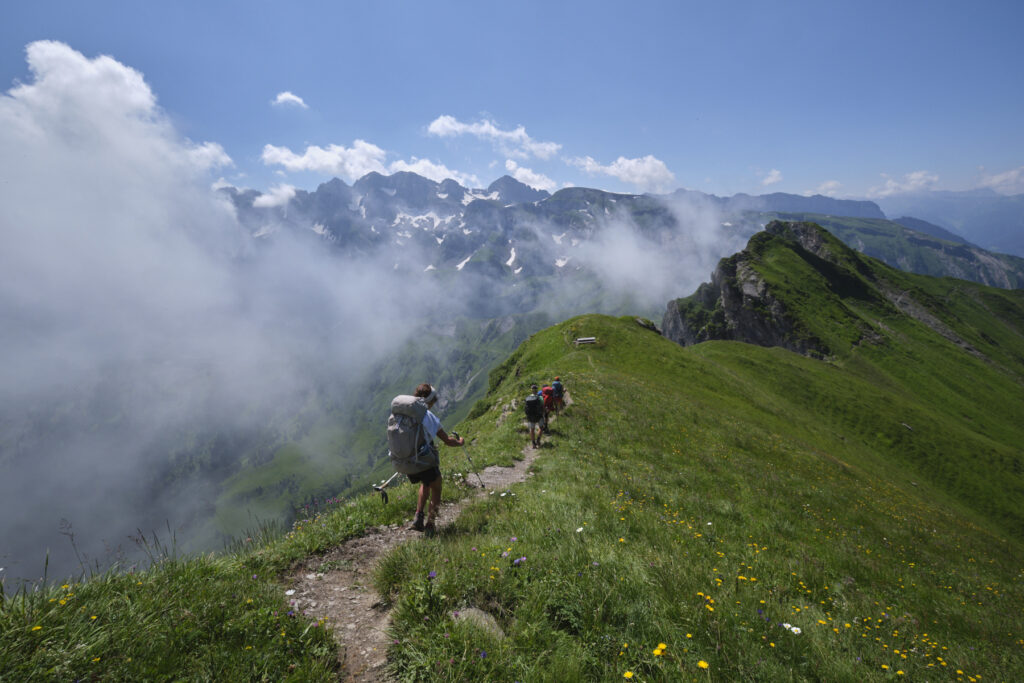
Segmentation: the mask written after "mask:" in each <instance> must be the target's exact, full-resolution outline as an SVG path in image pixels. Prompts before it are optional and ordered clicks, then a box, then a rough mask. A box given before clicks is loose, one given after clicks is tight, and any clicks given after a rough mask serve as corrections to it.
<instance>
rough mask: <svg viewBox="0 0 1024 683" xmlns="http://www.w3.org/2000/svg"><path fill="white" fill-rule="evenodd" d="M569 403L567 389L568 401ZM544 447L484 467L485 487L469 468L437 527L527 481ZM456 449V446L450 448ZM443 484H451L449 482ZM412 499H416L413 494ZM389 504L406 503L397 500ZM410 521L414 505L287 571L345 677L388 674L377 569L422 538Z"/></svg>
mask: <svg viewBox="0 0 1024 683" xmlns="http://www.w3.org/2000/svg"><path fill="white" fill-rule="evenodd" d="M570 403H571V400H570V398H569V395H568V392H566V395H565V405H569V404H570ZM552 419H553V420H554V419H557V418H552ZM524 424H525V423H524ZM467 443H468V442H467ZM546 443H548V444H549V443H550V442H546ZM548 447H549V446H548ZM544 448H545V446H543V445H542V446H541V448H540V449H536V448H533V447H531V446H530V445H529V444H527V445H526V446H524V447H523V450H522V455H523V459H522V460H517V461H516V462H515V464H513V465H512V467H502V466H498V465H492V466H490V467H487V468H485V469H484V470H482V471H481V472H480V479H482V480H483V483H484V487H485V488H483V489H480V488H479V481H478V480H477V478H476V476H475V475H472V476H470V475H469V474H467V476H466V478H465V480H464V481H465V482H466V484H467V485H469V486H471V487H472V488H474V489H475V491H474V493H472V494H470V495H469V496H467V497H465V498H462V499H461V500H458V501H456V502H454V503H447V504H446V503H442V504H441V508H440V510H438V515H437V529H438V532H439V533H440V532H441V531H442V530H443V529H444V528H445V527H447V526H449V525H450V524H451V523H452V522H454V521H455V520H456V519H458V517H459V515H460V514H461V513H462V510H463V508H464V507H465V506H466V505H468V504H470V503H472V502H473V501H474V500H476V499H477V498H480V497H483V496H486V495H492V494H497V493H500V492H501V491H503V490H504V489H505V488H507V487H508V486H511V485H512V484H516V483H519V482H523V481H526V479H527V477H529V476H531V474H532V473H531V472H529V468H530V465H532V464H533V461H534V460H535V459H536V458H537V456H538V455H540V453H541V450H543V449H544ZM452 451H454V449H449V452H452ZM445 484H446V485H447V486H451V483H450V482H446V483H445ZM412 500H413V505H415V498H413V499H412ZM391 504H392V505H394V504H402V503H401V502H400V501H397V500H396V501H393V502H392V503H391ZM411 523H412V513H411V511H410V516H409V519H408V520H406V521H405V522H403V523H402V524H390V525H382V526H378V527H373V528H371V529H368V530H367V532H366V535H364V536H360V537H358V538H352V539H349V540H348V541H345V542H344V543H342V544H341V545H339V546H337V547H335V548H333V549H331V550H329V551H327V552H326V553H324V554H323V555H314V556H310V557H307V558H306V559H305V560H303V561H302V562H301V563H300V564H299V566H298V567H296V568H295V569H293V570H292V571H291V572H290V573H289V574H288V575H287V576H286V577H285V587H286V588H287V589H289V590H294V593H293V594H291V595H290V596H289V601H290V603H291V606H292V609H294V610H295V611H296V612H297V613H301V614H303V615H304V616H305V617H306V618H308V619H310V620H316V619H324V618H326V620H327V624H328V625H330V627H331V628H332V629H333V633H334V638H335V640H336V641H337V642H338V644H339V646H340V648H339V659H340V662H341V665H342V671H341V680H343V681H346V682H360V683H361V682H364V681H380V680H388V678H389V676H388V675H387V669H386V667H387V649H388V635H387V629H388V626H389V625H390V623H391V613H390V606H389V605H387V604H386V603H385V602H384V601H383V600H381V597H380V596H379V595H378V594H377V591H376V590H375V589H374V587H373V585H372V583H373V570H374V568H375V567H376V565H377V562H378V560H379V559H380V558H381V557H383V556H384V555H385V554H387V553H388V552H390V551H391V550H392V549H393V548H395V547H397V546H399V545H401V544H402V543H408V542H412V541H415V540H417V539H420V538H423V534H422V533H421V532H418V531H413V530H412V529H411V528H410V525H411Z"/></svg>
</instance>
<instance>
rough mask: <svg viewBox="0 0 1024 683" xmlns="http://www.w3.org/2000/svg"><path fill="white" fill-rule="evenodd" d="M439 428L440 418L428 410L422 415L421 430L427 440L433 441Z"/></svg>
mask: <svg viewBox="0 0 1024 683" xmlns="http://www.w3.org/2000/svg"><path fill="white" fill-rule="evenodd" d="M440 428H441V420H439V419H438V418H437V416H436V415H434V414H433V413H432V412H430V411H429V410H428V411H427V414H426V415H424V416H423V431H424V432H425V433H426V436H427V441H433V440H434V437H436V436H437V430H439V429H440Z"/></svg>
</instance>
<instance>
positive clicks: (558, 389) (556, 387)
mask: <svg viewBox="0 0 1024 683" xmlns="http://www.w3.org/2000/svg"><path fill="white" fill-rule="evenodd" d="M551 390H552V391H554V392H555V398H562V395H563V393H564V392H565V389H564V388H563V387H562V383H561V382H559V381H558V380H557V379H556V380H555V381H554V382H552V383H551Z"/></svg>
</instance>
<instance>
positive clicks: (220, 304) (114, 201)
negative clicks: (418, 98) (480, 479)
mask: <svg viewBox="0 0 1024 683" xmlns="http://www.w3.org/2000/svg"><path fill="white" fill-rule="evenodd" d="M26 54H27V61H28V68H29V71H30V77H29V78H27V79H26V80H25V82H24V83H20V84H18V85H16V86H15V87H14V88H12V89H10V90H9V91H7V92H6V93H2V94H0V149H2V150H4V153H3V154H2V155H0V177H2V178H3V179H4V181H3V182H2V183H0V226H3V228H2V230H0V320H3V321H4V323H3V325H0V564H2V565H3V566H5V567H6V568H7V572H6V574H7V575H14V576H18V575H20V576H33V575H38V574H36V572H37V571H41V565H42V562H43V559H44V556H45V553H46V548H47V547H49V548H50V550H51V553H50V571H51V575H61V574H62V573H64V572H69V571H71V570H72V569H73V568H74V567H75V566H76V565H75V562H74V558H73V556H72V553H71V549H70V547H69V545H68V543H67V542H66V540H65V539H63V538H61V537H60V536H59V535H58V527H59V523H60V520H61V519H62V518H66V519H68V520H71V521H72V522H73V524H74V527H75V531H76V533H77V534H78V539H77V540H78V544H79V548H80V549H83V550H88V551H89V553H90V555H92V556H93V557H96V556H99V557H102V556H103V551H102V544H101V543H100V540H101V539H107V540H108V541H110V542H111V544H112V545H114V546H116V545H119V544H123V543H125V538H126V535H127V534H128V533H133V532H134V531H135V530H136V529H137V528H139V527H142V528H143V529H147V530H148V529H152V528H154V527H156V526H159V527H160V528H163V526H164V521H165V520H169V522H170V524H171V526H172V527H174V528H180V526H181V525H182V524H184V523H185V521H186V520H188V519H190V518H193V519H199V520H205V519H208V518H210V517H211V516H212V513H213V512H212V511H213V505H214V502H215V496H216V493H211V492H212V491H215V489H213V488H212V487H210V486H209V485H208V483H206V482H204V481H202V479H203V477H202V476H198V475H197V476H196V477H195V478H194V479H191V480H189V479H182V477H181V476H179V475H180V472H181V471H184V472H197V471H203V468H204V467H210V466H211V465H214V464H215V461H216V462H220V461H217V460H216V458H217V457H220V458H221V459H222V460H224V461H225V462H228V460H229V459H228V458H227V456H225V455H223V454H222V455H220V456H215V455H214V452H213V451H218V450H219V451H221V452H223V453H236V454H237V452H239V451H244V450H245V448H247V446H246V444H250V445H249V446H248V447H249V448H251V447H252V445H251V444H252V443H253V442H254V441H255V442H257V443H265V444H268V446H272V445H273V444H274V443H275V439H278V440H280V439H285V440H286V439H287V438H288V436H287V433H286V430H288V429H291V428H293V427H292V426H289V425H294V421H293V419H291V416H294V415H296V414H298V413H299V411H300V410H301V409H302V408H301V407H302V406H307V405H309V403H310V401H313V402H314V403H316V398H315V397H316V396H317V392H322V391H331V392H333V393H332V394H331V398H330V399H329V400H332V401H334V400H338V399H337V397H338V396H345V388H346V386H347V382H350V381H351V378H352V377H354V376H356V375H358V373H360V372H362V371H364V369H365V368H367V367H370V366H372V364H373V363H374V362H375V361H376V360H377V359H380V358H381V357H382V356H383V355H384V354H387V353H389V352H391V351H392V350H393V349H395V348H396V347H397V346H398V345H401V344H402V343H403V342H404V341H405V339H406V334H408V328H409V325H408V319H407V318H405V316H407V315H411V314H413V313H410V312H411V311H421V310H426V311H432V310H435V309H431V308H430V306H431V301H441V300H442V299H444V305H445V306H446V307H447V306H451V307H453V308H456V309H457V305H458V304H457V302H454V301H452V300H451V299H446V298H443V297H441V296H438V295H437V292H436V291H434V290H433V289H432V287H431V285H430V282H429V281H419V280H417V282H416V285H415V286H412V285H410V284H409V283H408V282H406V281H405V280H403V279H402V278H404V277H407V276H406V275H403V274H402V273H396V272H395V271H393V270H392V266H393V265H394V264H393V259H392V258H390V255H389V254H379V255H376V256H375V255H374V254H373V253H364V254H361V255H360V257H359V258H358V259H357V258H347V257H344V256H340V255H339V254H338V253H337V252H336V251H334V250H331V249H328V248H325V245H324V243H323V242H322V241H321V240H320V238H319V236H318V235H316V234H315V233H314V232H313V231H311V230H306V229H303V230H296V229H290V228H289V226H281V227H280V228H279V229H276V230H268V231H267V232H266V234H267V237H265V238H262V239H255V238H254V237H253V236H252V235H251V234H250V233H249V232H247V231H246V229H244V228H243V226H242V225H241V224H240V222H239V220H238V218H237V217H236V214H235V208H234V206H233V205H232V204H231V203H230V202H228V201H226V199H225V198H224V196H223V194H222V193H220V192H217V191H214V190H213V189H212V188H211V185H212V184H214V177H213V176H212V175H211V174H210V170H212V169H213V168H215V167H218V166H222V165H226V164H227V163H228V161H229V160H228V158H227V155H226V154H224V153H223V150H222V149H221V148H220V146H219V145H216V144H212V143H204V144H199V145H197V144H194V143H192V142H190V141H189V140H187V139H185V138H183V137H182V136H181V134H180V133H179V132H178V131H177V130H176V129H175V127H174V124H173V122H172V120H171V119H170V118H169V117H167V116H166V115H165V114H164V113H163V112H162V111H161V110H160V109H159V108H158V107H157V106H156V97H155V96H154V94H153V92H152V91H151V90H150V88H149V86H148V85H147V84H146V82H145V79H144V78H143V76H142V74H140V73H139V72H138V71H136V70H134V69H132V68H131V67H129V66H126V65H124V64H121V63H119V62H117V61H116V60H115V59H113V58H111V57H106V56H100V57H94V58H89V57H86V56H84V55H83V54H81V53H79V52H77V51H76V50H74V49H72V48H71V47H69V46H68V45H65V44H63V43H58V42H53V41H41V42H36V43H32V44H30V45H29V46H28V47H27V50H26ZM322 151H323V152H324V153H325V156H331V154H332V151H331V150H322ZM266 154H267V155H268V156H270V157H272V158H273V157H274V156H275V155H278V156H279V157H280V158H281V160H282V163H288V164H293V165H297V166H302V165H303V164H307V165H310V166H316V165H317V164H318V163H319V164H325V165H326V164H333V166H332V168H336V169H349V174H351V175H355V174H362V173H363V172H364V171H365V170H367V169H368V168H369V169H371V170H372V169H380V168H383V161H382V159H383V152H382V151H380V150H379V148H376V147H375V146H373V145H370V144H369V143H361V142H359V141H357V143H356V144H355V145H354V147H353V149H352V150H345V153H342V154H334V156H335V157H336V158H335V160H334V161H331V162H328V161H319V162H318V161H316V160H315V156H316V155H315V154H307V155H306V157H305V158H303V157H295V156H289V154H288V153H287V150H283V148H272V149H270V150H267V151H266ZM218 184H219V185H220V186H223V183H218ZM293 192H294V189H293V188H292V187H291V186H289V185H279V186H277V187H275V188H274V189H273V190H271V191H269V192H268V193H266V194H264V195H262V197H261V198H258V199H257V201H258V202H261V203H263V204H264V205H265V206H276V205H279V204H280V203H281V202H284V201H285V200H286V198H287V197H288V196H289V195H291V194H292V193H293ZM267 215H268V220H270V219H272V217H273V216H274V215H275V214H274V213H273V212H267ZM305 227H308V226H305ZM339 274H344V276H343V277H342V276H339ZM324 387H326V388H324ZM41 425H42V426H41ZM218 435H222V436H223V438H221V436H218ZM254 435H256V436H254ZM214 436H218V439H219V440H217V441H214ZM204 439H205V441H204ZM195 442H198V445H195V446H190V445H188V444H190V443H195ZM203 443H206V444H207V446H202V444H203ZM210 444H213V445H210ZM217 444H220V445H217ZM214 446H216V448H214ZM193 448H194V449H199V450H196V451H195V452H192V451H190V450H189V449H193ZM203 448H207V450H202V449H203ZM172 449H173V451H172ZM264 455H267V454H266V453H264ZM172 456H173V458H174V463H176V464H175V467H180V468H183V469H182V470H180V471H178V470H176V471H175V472H177V474H172V473H171V471H170V469H169V468H170V467H171V464H172ZM184 476H186V477H187V476H188V475H184ZM222 476H223V475H222ZM157 481H161V482H163V483H165V484H166V483H167V482H171V483H170V484H168V486H170V485H172V484H173V485H176V486H177V488H176V489H173V490H170V489H168V488H166V487H164V486H162V485H161V487H160V488H159V489H153V488H148V487H152V486H155V485H156V482H157ZM183 481H184V482H186V483H184V484H183V483H182V482H183ZM97 548H99V550H98V551H97ZM37 568H38V569H37Z"/></svg>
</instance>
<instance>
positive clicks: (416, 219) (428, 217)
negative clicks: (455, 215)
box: [392, 211, 450, 230]
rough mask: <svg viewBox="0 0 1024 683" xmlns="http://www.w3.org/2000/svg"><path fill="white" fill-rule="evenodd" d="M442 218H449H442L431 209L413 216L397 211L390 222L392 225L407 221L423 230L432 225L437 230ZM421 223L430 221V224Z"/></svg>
mask: <svg viewBox="0 0 1024 683" xmlns="http://www.w3.org/2000/svg"><path fill="white" fill-rule="evenodd" d="M444 220H450V219H443V220H442V218H441V217H440V216H438V215H437V214H436V213H434V212H433V211H431V212H430V213H425V214H422V215H419V216H413V215H412V214H409V213H402V212H399V213H398V215H397V216H395V220H394V222H393V223H392V225H398V224H399V223H402V222H409V223H412V225H413V227H416V228H421V229H423V230H426V229H428V228H431V227H432V228H433V229H434V230H437V226H439V225H441V223H442V222H443V221H444ZM421 223H431V224H432V225H421Z"/></svg>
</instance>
